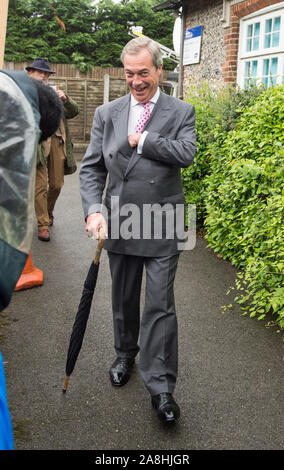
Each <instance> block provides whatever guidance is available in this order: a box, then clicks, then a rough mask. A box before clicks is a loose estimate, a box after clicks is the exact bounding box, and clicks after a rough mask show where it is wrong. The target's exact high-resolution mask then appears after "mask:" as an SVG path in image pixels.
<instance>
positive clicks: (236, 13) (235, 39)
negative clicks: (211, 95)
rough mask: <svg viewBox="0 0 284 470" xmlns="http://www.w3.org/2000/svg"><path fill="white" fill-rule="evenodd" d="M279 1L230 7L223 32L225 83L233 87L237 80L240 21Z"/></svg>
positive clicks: (254, 1)
mask: <svg viewBox="0 0 284 470" xmlns="http://www.w3.org/2000/svg"><path fill="white" fill-rule="evenodd" d="M280 1H282V0H245V1H244V2H240V3H238V4H236V5H232V6H231V15H230V25H229V27H228V28H226V29H225V30H224V46H225V50H226V60H225V61H224V62H223V64H222V75H223V78H224V82H225V83H228V84H232V85H235V83H236V80H237V66H238V48H239V47H238V46H239V31H240V19H241V18H243V17H244V16H247V15H249V14H250V13H254V12H255V11H258V10H262V8H265V7H268V6H270V5H275V4H276V3H280Z"/></svg>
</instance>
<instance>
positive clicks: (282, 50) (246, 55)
mask: <svg viewBox="0 0 284 470" xmlns="http://www.w3.org/2000/svg"><path fill="white" fill-rule="evenodd" d="M279 16H280V17H281V20H280V30H279V44H278V46H274V47H264V45H265V37H266V34H267V33H266V32H265V27H266V21H267V20H268V19H273V21H274V20H275V18H277V17H279ZM256 23H260V35H259V49H254V50H250V51H247V50H246V48H247V40H248V36H247V31H248V26H249V25H252V24H253V25H254V26H253V28H252V29H253V31H254V30H255V24H256ZM272 33H273V30H272V31H271V33H270V34H272ZM272 58H277V59H278V68H277V75H276V83H284V2H280V3H277V4H275V5H271V6H269V7H266V8H263V9H261V10H258V11H256V12H254V13H251V14H250V15H247V16H245V17H244V18H242V19H241V20H240V34H239V52H238V68H237V83H238V85H239V86H240V87H241V88H244V87H245V86H246V81H247V77H246V76H245V71H246V68H247V67H248V66H246V63H247V62H251V64H250V67H251V68H252V62H253V61H257V62H258V65H257V76H256V79H253V78H251V80H252V81H255V80H256V81H257V82H259V83H261V82H262V80H261V79H262V77H263V66H264V60H266V59H272ZM269 77H271V76H269ZM269 81H270V80H269Z"/></svg>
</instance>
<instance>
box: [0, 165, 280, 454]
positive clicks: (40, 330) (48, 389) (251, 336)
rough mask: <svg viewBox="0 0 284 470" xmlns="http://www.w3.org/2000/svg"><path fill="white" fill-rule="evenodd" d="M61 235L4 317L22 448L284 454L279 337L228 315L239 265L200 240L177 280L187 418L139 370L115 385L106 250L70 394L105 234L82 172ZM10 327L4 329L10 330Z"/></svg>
mask: <svg viewBox="0 0 284 470" xmlns="http://www.w3.org/2000/svg"><path fill="white" fill-rule="evenodd" d="M54 215H55V223H54V226H53V227H52V228H51V241H50V242H49V243H44V242H41V241H39V240H38V239H37V237H36V229H35V232H34V238H33V243H32V249H31V253H32V259H33V262H34V264H35V266H37V267H38V268H41V269H42V270H43V272H44V285H43V286H41V287H37V288H32V289H28V290H26V291H20V292H16V293H15V294H14V296H13V299H12V302H11V304H10V305H9V307H8V308H7V309H6V310H5V311H4V312H2V315H1V317H0V320H1V323H0V325H2V326H0V350H1V352H2V355H3V358H4V361H5V371H6V381H7V394H8V402H9V407H10V411H11V418H12V422H13V428H14V439H15V449H16V450H96V449H106V450H121V451H122V450H130V449H131V450H141V449H144V450H155V449H156V450H158V449H160V450H178V449H184V450H191V451H193V450H221V449H222V450H240V449H243V450H256V449H257V450H283V448H284V446H283V443H284V432H283V431H284V419H283V409H284V408H283V404H284V394H283V389H284V387H283V385H284V381H283V377H284V371H283V365H284V362H283V358H284V347H283V343H282V341H281V337H280V335H279V334H277V333H276V332H275V330H273V329H267V328H265V326H264V323H263V322H258V321H256V320H252V319H250V318H248V317H247V316H241V314H240V313H241V312H240V309H239V307H238V306H237V305H234V307H233V309H232V311H230V312H227V313H226V314H225V315H222V311H221V308H220V307H221V306H222V305H225V304H229V303H230V302H231V300H232V297H230V296H227V295H226V292H227V290H228V288H229V287H230V286H231V285H233V283H234V279H235V273H236V270H235V269H234V268H233V267H232V266H231V265H230V263H229V262H227V261H224V260H222V259H220V258H218V257H217V256H216V254H214V253H213V252H212V250H211V249H209V248H207V246H206V241H205V240H203V239H201V238H199V239H198V240H197V244H196V247H195V248H194V250H192V251H187V252H184V253H183V254H182V255H181V258H180V264H179V268H178V273H177V277H176V284H175V288H176V308H177V312H178V321H179V353H180V360H179V379H178V383H177V387H176V392H175V397H176V399H177V401H178V402H179V404H180V406H181V412H182V415H181V419H180V421H179V423H178V424H177V425H175V426H174V427H164V426H163V425H162V424H161V423H160V422H159V421H158V419H157V417H156V414H155V412H154V410H153V409H152V408H151V404H150V398H149V396H148V392H147V391H146V389H145V388H144V385H143V383H142V381H141V378H140V375H139V371H138V368H137V366H136V367H135V368H134V372H133V376H132V377H131V379H130V381H129V383H128V384H127V385H126V386H125V387H122V388H121V389H115V388H113V387H112V386H111V384H110V381H109V377H108V369H109V367H110V365H111V364H112V362H113V360H114V357H115V355H114V350H113V334H112V315H111V296H110V273H109V268H108V260H107V255H106V252H103V254H102V258H101V265H100V272H99V279H98V283H97V287H96V291H95V296H94V301H93V305H92V310H91V314H90V318H89V322H88V326H87V331H86V334H85V338H84V343H83V347H82V349H81V353H80V355H79V358H78V361H77V363H76V367H75V370H74V372H73V374H72V375H71V378H70V382H69V387H68V390H67V393H66V394H65V395H63V394H62V385H63V381H64V376H65V361H66V354H67V348H68V343H69V337H70V332H71V328H72V325H73V321H74V318H75V314H76V311H77V307H78V303H79V300H80V297H81V292H82V286H83V281H84V279H85V276H86V274H87V271H88V268H89V265H90V263H91V261H92V257H93V254H94V251H95V246H96V242H94V241H92V240H91V239H88V238H87V235H86V233H85V227H84V220H83V212H82V208H81V200H80V196H79V187H78V174H75V175H71V176H67V177H66V178H65V186H64V188H63V190H62V193H61V195H60V198H59V200H58V203H57V206H56V210H55V214H54ZM3 325H4V326H3Z"/></svg>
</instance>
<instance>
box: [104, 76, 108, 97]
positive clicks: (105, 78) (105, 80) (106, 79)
mask: <svg viewBox="0 0 284 470" xmlns="http://www.w3.org/2000/svg"><path fill="white" fill-rule="evenodd" d="M108 102H109V75H108V74H106V75H104V104H106V103H108Z"/></svg>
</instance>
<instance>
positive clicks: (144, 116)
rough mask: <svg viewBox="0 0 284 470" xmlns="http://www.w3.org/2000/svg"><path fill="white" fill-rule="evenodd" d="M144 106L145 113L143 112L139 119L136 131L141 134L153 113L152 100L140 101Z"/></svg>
mask: <svg viewBox="0 0 284 470" xmlns="http://www.w3.org/2000/svg"><path fill="white" fill-rule="evenodd" d="M140 104H141V105H142V106H143V108H144V111H143V113H142V114H141V116H140V118H139V119H138V122H137V124H136V127H135V132H136V133H137V134H140V133H141V132H142V131H143V129H144V127H145V126H146V124H147V122H148V121H149V119H150V116H151V113H150V101H148V103H145V104H143V103H140Z"/></svg>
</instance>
